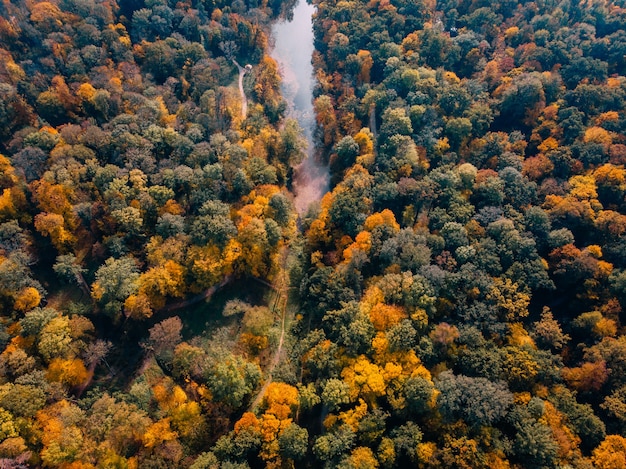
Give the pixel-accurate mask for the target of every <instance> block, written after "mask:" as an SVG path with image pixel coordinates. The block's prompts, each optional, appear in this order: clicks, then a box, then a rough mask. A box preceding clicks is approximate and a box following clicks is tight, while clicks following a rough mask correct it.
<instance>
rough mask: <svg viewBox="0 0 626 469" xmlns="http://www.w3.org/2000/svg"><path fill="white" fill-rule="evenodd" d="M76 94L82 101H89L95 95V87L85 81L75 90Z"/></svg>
mask: <svg viewBox="0 0 626 469" xmlns="http://www.w3.org/2000/svg"><path fill="white" fill-rule="evenodd" d="M76 94H77V95H78V97H79V98H81V99H82V100H83V101H91V100H92V99H93V97H94V96H95V95H96V89H95V88H94V87H93V85H92V84H91V83H89V82H87V83H83V84H82V85H80V86H79V87H78V91H76Z"/></svg>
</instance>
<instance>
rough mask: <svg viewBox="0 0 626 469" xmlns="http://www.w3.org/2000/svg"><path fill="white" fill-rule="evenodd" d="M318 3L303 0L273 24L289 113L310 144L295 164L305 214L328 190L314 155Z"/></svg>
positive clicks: (299, 204) (298, 207)
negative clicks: (286, 18)
mask: <svg viewBox="0 0 626 469" xmlns="http://www.w3.org/2000/svg"><path fill="white" fill-rule="evenodd" d="M314 12H315V7H314V6H313V5H309V4H308V3H306V1H305V0H300V1H299V2H298V4H297V5H296V7H295V8H294V10H293V18H291V19H290V20H289V21H281V22H278V23H276V24H275V25H274V27H273V28H272V35H273V38H274V47H273V51H272V57H274V59H275V60H276V61H277V62H278V65H279V67H280V71H281V75H282V78H283V81H282V85H281V88H282V93H283V96H284V97H285V99H286V100H287V115H288V116H289V117H293V118H295V119H297V121H298V123H299V124H300V127H302V129H303V130H304V135H305V137H306V139H307V142H308V144H309V146H308V150H307V155H306V157H305V159H304V160H303V161H302V163H301V164H300V165H299V166H298V167H297V168H296V172H295V180H294V192H295V194H296V200H295V204H296V210H297V211H298V213H300V214H302V213H304V212H305V211H306V209H307V208H308V206H309V205H310V204H311V203H312V202H315V201H318V200H319V199H321V198H322V196H323V195H324V194H325V193H326V191H328V182H329V177H328V168H327V167H326V165H324V164H321V163H319V162H318V161H317V160H316V158H315V156H314V145H313V131H314V129H315V114H314V112H313V86H314V81H313V80H314V78H313V66H312V64H311V57H312V55H313V23H312V16H313V13H314Z"/></svg>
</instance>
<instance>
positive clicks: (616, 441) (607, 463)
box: [591, 435, 626, 469]
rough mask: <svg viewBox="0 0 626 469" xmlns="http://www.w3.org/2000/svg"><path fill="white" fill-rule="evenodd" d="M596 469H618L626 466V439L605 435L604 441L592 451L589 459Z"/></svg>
mask: <svg viewBox="0 0 626 469" xmlns="http://www.w3.org/2000/svg"><path fill="white" fill-rule="evenodd" d="M591 460H592V462H593V465H594V467H597V468H598V469H618V468H620V467H624V465H625V464H626V438H624V437H622V436H620V435H607V437H606V438H605V439H604V441H603V442H602V443H601V444H600V446H598V447H597V448H596V449H594V450H593V455H592V458H591Z"/></svg>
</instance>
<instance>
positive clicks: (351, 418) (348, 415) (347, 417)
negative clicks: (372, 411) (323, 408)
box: [339, 399, 367, 432]
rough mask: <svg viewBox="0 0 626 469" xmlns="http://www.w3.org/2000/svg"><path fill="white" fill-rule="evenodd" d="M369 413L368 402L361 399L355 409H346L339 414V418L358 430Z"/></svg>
mask: <svg viewBox="0 0 626 469" xmlns="http://www.w3.org/2000/svg"><path fill="white" fill-rule="evenodd" d="M366 415H367V404H366V403H365V401H364V400H363V399H359V403H358V404H357V406H356V407H354V408H353V409H349V410H346V411H345V412H341V413H340V414H339V419H340V420H342V421H343V422H344V423H345V424H346V425H349V426H350V427H351V428H352V430H354V431H355V432H358V430H359V422H361V419H362V418H363V417H365V416H366Z"/></svg>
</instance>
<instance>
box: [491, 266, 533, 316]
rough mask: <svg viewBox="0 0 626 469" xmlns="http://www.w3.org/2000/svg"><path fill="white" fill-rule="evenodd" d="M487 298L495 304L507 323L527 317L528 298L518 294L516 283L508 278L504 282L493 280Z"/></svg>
mask: <svg viewBox="0 0 626 469" xmlns="http://www.w3.org/2000/svg"><path fill="white" fill-rule="evenodd" d="M487 298H488V299H489V300H491V301H494V302H495V303H496V305H497V307H498V308H499V309H500V310H501V311H502V312H503V313H504V315H505V317H506V319H507V320H508V321H514V320H517V319H519V318H525V317H526V316H528V305H529V304H530V296H529V295H528V294H527V293H523V292H520V291H519V290H518V285H517V283H514V282H513V281H512V280H511V279H509V278H505V279H504V280H503V279H501V278H500V277H496V278H494V281H493V287H492V288H491V290H490V291H489V293H488V294H487Z"/></svg>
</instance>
